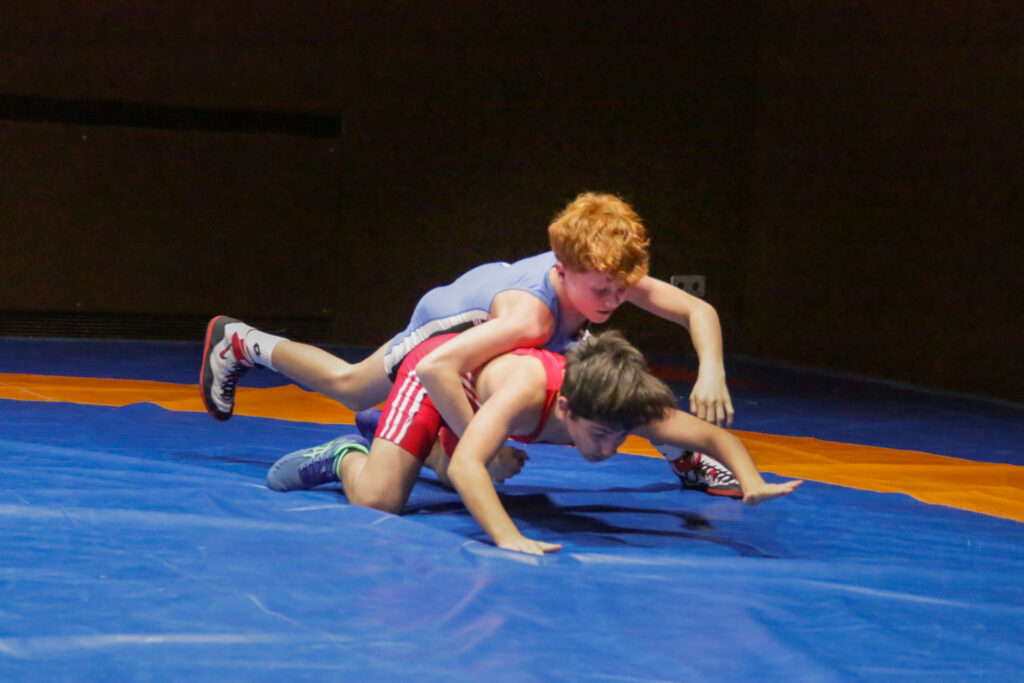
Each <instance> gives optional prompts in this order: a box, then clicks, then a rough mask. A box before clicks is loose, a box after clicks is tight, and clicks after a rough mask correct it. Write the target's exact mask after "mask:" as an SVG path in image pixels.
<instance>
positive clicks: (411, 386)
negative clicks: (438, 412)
mask: <svg viewBox="0 0 1024 683" xmlns="http://www.w3.org/2000/svg"><path fill="white" fill-rule="evenodd" d="M426 395H427V390H426V389H424V388H423V385H421V384H420V383H419V381H418V380H417V378H416V372H415V371H413V372H410V373H409V374H408V375H407V376H406V379H405V382H403V383H402V387H401V389H400V390H399V392H398V396H397V399H396V400H395V401H394V403H393V405H392V406H391V415H389V416H388V421H387V423H386V424H385V425H384V429H383V430H382V431H381V434H380V436H381V438H383V439H387V440H388V441H391V442H392V443H401V442H402V439H403V438H404V437H405V434H406V432H408V431H409V425H410V424H412V418H413V416H414V415H415V414H416V411H417V410H419V407H420V404H421V403H422V402H423V398H424V397H425V396H426ZM396 432H397V436H396Z"/></svg>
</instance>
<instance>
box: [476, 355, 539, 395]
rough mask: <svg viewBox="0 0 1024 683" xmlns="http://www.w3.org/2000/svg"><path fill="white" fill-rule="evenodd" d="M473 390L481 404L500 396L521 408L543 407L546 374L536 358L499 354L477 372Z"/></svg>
mask: <svg viewBox="0 0 1024 683" xmlns="http://www.w3.org/2000/svg"><path fill="white" fill-rule="evenodd" d="M477 390H478V392H479V393H480V398H481V400H483V401H487V400H489V399H491V398H497V397H499V396H500V397H503V398H504V400H513V401H515V402H516V403H517V404H519V405H521V406H529V405H532V404H533V403H536V404H538V405H543V403H544V399H545V397H546V392H547V371H546V370H545V368H544V363H543V362H542V361H541V360H540V359H539V358H537V357H536V356H533V355H520V354H515V353H506V354H502V355H501V356H498V357H497V358H495V359H494V360H492V361H490V362H489V363H487V364H486V365H485V366H484V367H482V368H481V369H480V371H479V373H478V375H477Z"/></svg>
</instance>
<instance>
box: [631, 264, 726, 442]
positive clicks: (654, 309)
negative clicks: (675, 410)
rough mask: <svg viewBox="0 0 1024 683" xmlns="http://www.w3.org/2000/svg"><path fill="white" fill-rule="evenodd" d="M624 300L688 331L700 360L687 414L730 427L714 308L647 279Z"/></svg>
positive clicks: (681, 292) (651, 279)
mask: <svg viewBox="0 0 1024 683" xmlns="http://www.w3.org/2000/svg"><path fill="white" fill-rule="evenodd" d="M626 299H627V300H628V301H629V302H631V303H633V304H635V305H637V306H639V307H640V308H642V309H644V310H645V311H647V312H649V313H653V314H654V315H656V316H658V317H660V318H664V319H665V320H669V321H671V322H674V323H676V324H678V325H682V326H683V327H685V328H686V329H687V330H689V332H690V338H691V339H692V340H693V348H694V349H695V350H696V351H697V356H698V357H699V358H700V369H699V370H698V372H697V382H696V383H695V384H694V386H693V391H692V392H691V393H690V412H692V413H693V414H694V415H696V416H697V417H699V418H701V419H702V420H707V421H708V422H713V423H715V424H716V425H720V424H723V423H724V424H726V425H730V424H732V418H733V413H734V411H733V407H732V399H731V398H730V397H729V389H728V387H727V386H726V385H725V365H724V363H723V357H722V327H721V324H720V323H719V321H718V313H717V312H716V311H715V309H714V307H713V306H712V305H711V304H709V303H707V302H706V301H702V300H700V299H698V298H697V297H695V296H692V295H690V294H687V293H686V292H684V291H683V290H681V289H679V288H678V287H673V286H672V285H670V284H668V283H667V282H664V281H662V280H658V279H656V278H653V277H649V276H648V277H644V278H643V279H641V280H640V281H639V282H638V283H636V284H635V285H633V286H632V287H630V288H629V290H627V293H626Z"/></svg>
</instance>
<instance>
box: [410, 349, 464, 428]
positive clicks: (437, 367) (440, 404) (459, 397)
mask: <svg viewBox="0 0 1024 683" xmlns="http://www.w3.org/2000/svg"><path fill="white" fill-rule="evenodd" d="M416 374H417V375H418V376H419V379H420V383H421V384H422V385H423V388H424V389H426V390H427V394H428V395H429V396H430V400H431V401H432V402H433V403H434V407H435V408H437V412H438V413H440V414H441V419H443V420H444V421H445V423H446V424H447V425H448V427H449V428H450V429H451V430H452V431H453V432H454V433H455V435H456V436H462V435H463V434H464V433H465V431H466V427H467V426H468V425H469V422H470V420H472V419H473V406H472V405H471V404H470V402H469V399H468V398H467V397H466V391H465V389H464V388H463V386H462V377H460V376H459V373H458V372H457V371H456V370H453V369H450V368H448V367H446V366H445V365H442V364H433V363H429V362H428V361H426V360H424V361H423V362H421V363H420V364H419V365H418V366H417V367H416Z"/></svg>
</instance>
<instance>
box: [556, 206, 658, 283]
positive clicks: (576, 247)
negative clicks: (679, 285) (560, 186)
mask: <svg viewBox="0 0 1024 683" xmlns="http://www.w3.org/2000/svg"><path fill="white" fill-rule="evenodd" d="M548 237H549V239H550V240H551V249H552V251H554V252H555V257H556V258H558V260H559V261H561V262H562V264H563V265H565V266H566V267H567V268H571V269H572V270H575V271H580V272H588V271H598V272H601V273H604V274H606V275H608V276H610V277H612V278H613V279H615V280H618V281H619V282H622V283H623V284H626V285H633V284H636V282H637V281H638V280H640V278H642V277H644V276H645V275H647V269H648V267H649V264H650V254H648V252H647V246H648V245H649V244H650V240H649V239H648V238H647V230H646V229H644V226H643V223H642V222H641V221H640V216H638V215H637V214H636V212H635V211H633V209H632V208H630V206H629V204H627V203H626V202H624V201H622V200H621V199H620V198H618V197H616V196H615V195H611V194H597V193H594V192H584V193H583V194H581V195H579V196H578V197H576V199H574V200H573V201H572V202H571V203H570V204H569V205H568V206H567V207H565V209H564V210H563V211H562V212H561V213H560V214H558V216H557V217H555V220H554V222H553V223H551V225H550V226H549V227H548Z"/></svg>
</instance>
